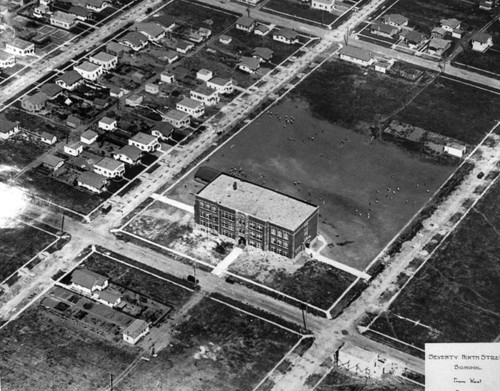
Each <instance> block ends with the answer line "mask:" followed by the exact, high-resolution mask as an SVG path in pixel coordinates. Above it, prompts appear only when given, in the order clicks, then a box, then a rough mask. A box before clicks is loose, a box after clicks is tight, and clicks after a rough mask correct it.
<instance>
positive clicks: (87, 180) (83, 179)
mask: <svg viewBox="0 0 500 391" xmlns="http://www.w3.org/2000/svg"><path fill="white" fill-rule="evenodd" d="M75 148H78V146H76V147H75ZM78 182H80V183H83V184H86V185H88V186H90V187H93V188H95V189H100V188H102V187H104V186H106V183H107V182H108V180H107V178H106V177H104V176H102V175H99V174H97V173H95V172H93V171H84V172H82V173H81V174H80V175H79V176H78ZM73 274H74V273H73ZM103 278H104V277H103ZM89 289H90V288H89Z"/></svg>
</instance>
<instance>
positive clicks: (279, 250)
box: [269, 246, 288, 257]
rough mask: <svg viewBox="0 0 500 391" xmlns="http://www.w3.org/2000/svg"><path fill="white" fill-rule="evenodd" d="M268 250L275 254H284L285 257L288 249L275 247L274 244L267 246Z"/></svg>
mask: <svg viewBox="0 0 500 391" xmlns="http://www.w3.org/2000/svg"><path fill="white" fill-rule="evenodd" d="M269 251H272V252H274V253H276V254H279V255H284V256H285V257H286V256H288V251H287V250H283V249H281V248H279V247H275V246H269Z"/></svg>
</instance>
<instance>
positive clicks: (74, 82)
mask: <svg viewBox="0 0 500 391" xmlns="http://www.w3.org/2000/svg"><path fill="white" fill-rule="evenodd" d="M82 83H83V77H82V75H81V74H80V73H78V72H77V71H75V70H71V71H66V72H64V73H63V75H62V76H59V77H58V78H57V80H56V84H57V85H58V86H60V87H62V88H64V89H66V90H70V91H71V90H74V89H75V88H76V87H78V86H79V85H80V84H82Z"/></svg>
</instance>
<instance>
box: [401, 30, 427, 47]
mask: <svg viewBox="0 0 500 391" xmlns="http://www.w3.org/2000/svg"><path fill="white" fill-rule="evenodd" d="M401 35H402V36H403V37H404V38H405V39H406V40H407V41H408V42H410V43H415V44H418V43H420V42H422V41H423V40H424V39H425V37H424V35H423V34H422V33H419V32H418V31H415V30H407V31H404V32H403V33H401Z"/></svg>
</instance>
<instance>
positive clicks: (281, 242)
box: [271, 238, 288, 248]
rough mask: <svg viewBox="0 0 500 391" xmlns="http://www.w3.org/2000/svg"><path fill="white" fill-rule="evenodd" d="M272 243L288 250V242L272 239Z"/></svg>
mask: <svg viewBox="0 0 500 391" xmlns="http://www.w3.org/2000/svg"><path fill="white" fill-rule="evenodd" d="M271 243H273V244H276V245H278V246H281V247H285V248H288V240H283V239H276V238H271Z"/></svg>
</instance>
